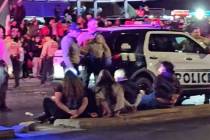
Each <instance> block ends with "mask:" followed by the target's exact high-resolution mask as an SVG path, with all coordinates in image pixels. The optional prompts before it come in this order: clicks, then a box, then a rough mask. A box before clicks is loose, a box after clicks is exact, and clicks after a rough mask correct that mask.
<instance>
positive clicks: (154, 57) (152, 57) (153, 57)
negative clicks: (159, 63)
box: [149, 56, 158, 59]
mask: <svg viewBox="0 0 210 140" xmlns="http://www.w3.org/2000/svg"><path fill="white" fill-rule="evenodd" d="M149 58H150V59H158V58H157V57H156V56H150V57H149Z"/></svg>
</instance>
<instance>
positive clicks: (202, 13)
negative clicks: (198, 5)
mask: <svg viewBox="0 0 210 140" xmlns="http://www.w3.org/2000/svg"><path fill="white" fill-rule="evenodd" d="M204 16H205V11H204V10H203V9H197V10H196V11H195V17H196V18H197V19H199V20H202V19H203V18H204Z"/></svg>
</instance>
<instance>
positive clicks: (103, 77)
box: [96, 69, 115, 86]
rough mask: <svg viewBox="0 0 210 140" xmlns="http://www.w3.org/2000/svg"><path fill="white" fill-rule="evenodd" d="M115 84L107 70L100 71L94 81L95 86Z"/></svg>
mask: <svg viewBox="0 0 210 140" xmlns="http://www.w3.org/2000/svg"><path fill="white" fill-rule="evenodd" d="M113 83H115V80H114V78H113V77H112V75H111V73H110V72H109V71H108V70H105V69H103V70H101V71H100V73H99V75H98V78H97V80H96V86H104V85H112V84H113Z"/></svg>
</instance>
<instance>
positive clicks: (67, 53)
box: [61, 23, 81, 73]
mask: <svg viewBox="0 0 210 140" xmlns="http://www.w3.org/2000/svg"><path fill="white" fill-rule="evenodd" d="M80 32H81V31H80V29H79V28H78V26H77V25H76V23H72V24H71V25H70V27H69V33H68V34H67V35H66V36H64V37H63V39H62V40H61V48H62V52H63V60H64V64H65V66H64V67H65V69H67V70H68V69H69V68H72V69H75V70H76V71H77V73H78V66H79V63H80V49H79V47H78V45H77V40H76V38H77V37H78V36H79V34H80Z"/></svg>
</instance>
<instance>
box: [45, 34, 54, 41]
mask: <svg viewBox="0 0 210 140" xmlns="http://www.w3.org/2000/svg"><path fill="white" fill-rule="evenodd" d="M50 40H52V38H51V36H49V35H48V36H45V38H44V41H45V42H48V41H50Z"/></svg>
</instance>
